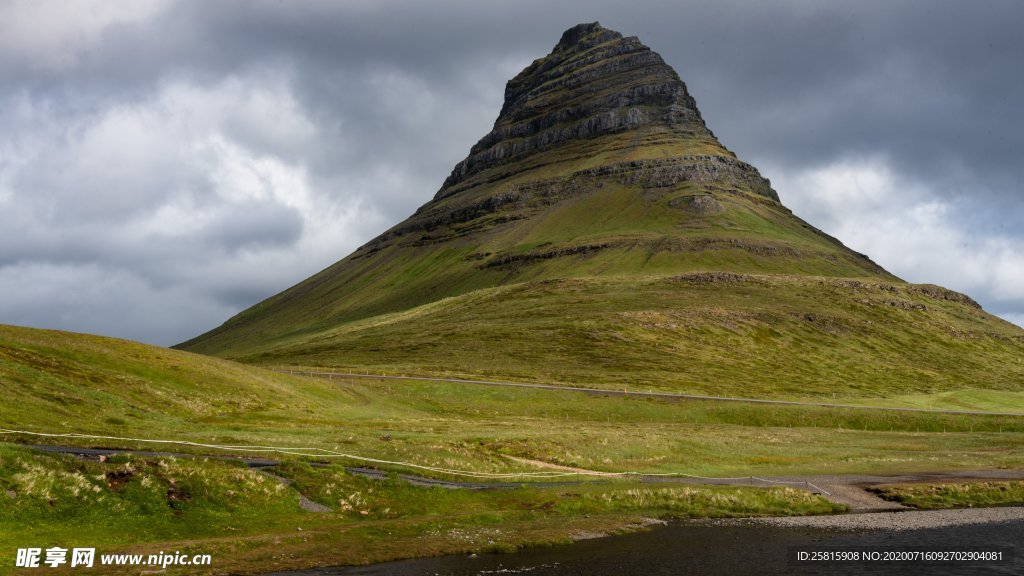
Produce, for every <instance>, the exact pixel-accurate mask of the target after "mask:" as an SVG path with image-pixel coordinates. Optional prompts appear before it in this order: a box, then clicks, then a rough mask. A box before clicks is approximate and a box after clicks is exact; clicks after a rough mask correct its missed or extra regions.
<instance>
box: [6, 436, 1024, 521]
mask: <svg viewBox="0 0 1024 576" xmlns="http://www.w3.org/2000/svg"><path fill="white" fill-rule="evenodd" d="M24 446H25V447H27V448H30V449H33V450H37V451H40V452H48V453H53V454H70V455H74V456H78V457H80V458H87V459H98V460H102V459H103V458H105V457H108V456H112V455H115V454H134V455H137V456H143V457H154V458H166V457H175V458H212V459H217V460H225V461H234V462H241V463H244V464H245V465H246V466H248V467H250V468H254V469H257V470H260V471H262V472H264V473H266V474H268V475H270V476H272V477H273V478H275V479H277V480H278V481H281V482H283V483H285V484H286V485H288V484H290V482H289V481H288V480H287V479H285V478H283V477H280V476H278V475H276V474H273V472H272V470H273V468H274V467H276V466H278V465H279V464H280V461H278V460H271V459H266V458H248V457H243V456H229V455H205V454H204V455H200V454H187V453H181V452H147V451H140V450H125V449H118V448H80V447H77V446H62V445H52V444H32V445H24ZM508 458H509V459H510V460H514V461H516V462H519V463H522V464H529V465H533V466H536V467H538V468H548V469H557V470H561V471H564V472H577V473H579V474H580V475H581V476H582V475H593V474H601V475H604V477H616V476H613V475H608V474H607V473H603V472H600V471H595V470H586V469H582V468H570V467H566V466H560V465H557V464H552V463H548V462H543V461H539V460H528V459H524V458H515V457H508ZM312 464H313V465H314V466H315V465H324V464H321V463H317V462H313V463H312ZM345 470H346V471H348V472H349V473H351V474H357V475H360V476H364V477H367V478H375V479H380V480H383V479H385V478H387V477H388V473H387V472H383V471H381V470H377V469H373V468H364V467H357V466H352V467H346V468H345ZM398 477H399V478H401V479H402V480H404V481H406V482H409V483H410V484H413V485H416V486H426V487H439V488H448V489H453V490H507V489H514V488H521V487H524V486H534V487H551V486H572V485H577V484H580V483H582V482H583V480H582V479H577V480H563V481H545V482H458V481H450V480H439V479H436V478H427V477H424V476H417V475H414V474H399V475H398ZM630 477H631V478H635V479H637V480H639V481H641V482H647V483H651V484H661V483H665V484H670V483H671V484H711V485H724V486H776V485H788V486H796V487H803V488H806V489H807V490H808V491H811V492H814V493H817V494H821V495H823V496H825V497H826V498H828V499H829V500H831V501H832V502H836V503H839V504H846V505H847V506H849V507H850V511H851V512H852V513H854V514H866V513H876V512H892V511H900V510H907V508H906V507H905V506H903V505H901V504H897V503H894V502H889V501H886V500H883V499H882V498H879V497H878V496H877V495H875V494H874V493H872V492H869V491H868V490H867V488H870V487H872V486H877V485H882V484H909V483H925V482H927V483H942V482H964V481H970V480H981V481H994V480H1024V470H966V471H955V472H933V473H915V474H901V475H890V476H881V475H870V474H840V475H823V474H819V475H810V476H765V477H760V476H747V477H732V478H709V477H698V476H693V477H685V476H644V475H636V476H630ZM300 498H301V500H302V503H303V504H304V505H303V506H302V507H303V508H304V509H306V510H308V511H310V512H329V511H330V509H328V508H326V507H323V506H320V505H319V504H315V503H313V502H311V501H309V500H308V499H307V498H306V497H305V496H303V495H301V494H300ZM1007 509H1018V510H1020V511H1024V508H1007ZM959 512H961V511H954V512H952V513H954V514H959Z"/></svg>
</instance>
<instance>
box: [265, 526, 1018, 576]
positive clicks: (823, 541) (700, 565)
mask: <svg viewBox="0 0 1024 576" xmlns="http://www.w3.org/2000/svg"><path fill="white" fill-rule="evenodd" d="M1022 545H1024V521H1014V522H1007V523H1002V524H982V525H975V526H956V527H949V528H934V529H929V530H912V531H904V532H891V531H890V532H884V531H867V532H848V531H847V532H839V531H827V530H822V529H812V528H780V527H770V526H752V525H739V526H735V525H731V526H715V525H694V524H687V523H682V524H672V525H669V526H665V527H659V528H656V529H654V530H651V531H650V532H642V533H636V534H627V535H624V536H614V537H610V538H599V539H595V540H587V541H583V542H577V543H575V544H571V545H566V546H557V547H552V548H535V549H528V550H523V551H521V552H517V553H515V554H483V555H480V556H477V557H469V556H444V557H440V558H427V559H421V560H402V561H399V562H387V563H384V564H375V565H372V566H358V567H344V568H318V569H313V570H304V571H296V572H279V573H276V574H275V575H271V576H285V575H287V576H342V575H344V576H357V575H358V576H384V575H387V576H435V575H436V576H490V575H502V574H528V575H529V576H555V575H558V576H561V575H569V576H613V575H614V576H623V575H642V576H661V575H676V574H686V575H694V576H704V575H712V574H715V575H717V574H729V575H746V574H750V575H757V576H771V575H775V574H780V575H781V574H830V575H831V574H840V575H842V574H928V575H931V574H940V575H944V574H963V575H975V574H1015V575H1021V574H1024V558H1021V556H1024V554H1022V552H1024V550H1021V548H1022ZM901 548H902V549H911V548H912V549H916V550H931V551H944V550H957V549H959V550H963V549H965V548H974V549H1000V550H1002V551H1004V558H1005V557H1006V556H1012V558H1011V559H1010V560H1004V561H1003V562H1002V563H978V562H976V563H951V562H945V563H924V562H878V561H864V560H861V561H857V562H848V563H842V562H829V563H821V562H815V563H811V562H804V563H797V562H796V561H795V560H794V558H795V552H796V551H797V550H805V551H810V550H823V549H830V550H831V549H840V550H846V551H865V550H874V551H884V550H898V549H901Z"/></svg>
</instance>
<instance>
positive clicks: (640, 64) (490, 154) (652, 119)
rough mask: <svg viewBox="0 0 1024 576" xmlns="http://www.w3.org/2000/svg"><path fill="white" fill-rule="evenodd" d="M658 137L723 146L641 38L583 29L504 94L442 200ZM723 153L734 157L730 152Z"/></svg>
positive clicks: (527, 70)
mask: <svg viewBox="0 0 1024 576" xmlns="http://www.w3.org/2000/svg"><path fill="white" fill-rule="evenodd" d="M642 129H658V130H660V131H661V132H662V133H667V134H670V135H672V137H675V138H681V139H693V138H699V139H702V140H704V141H707V142H711V143H713V144H714V145H716V146H717V141H716V140H715V139H714V135H713V134H711V132H710V131H709V130H708V129H707V127H706V126H705V125H704V120H703V119H702V118H701V116H700V112H698V110H697V105H696V103H695V102H694V100H693V98H692V97H691V96H690V94H689V92H688V91H687V89H686V85H685V84H684V83H683V81H682V80H680V78H679V76H678V75H677V74H676V73H675V71H674V70H673V69H672V68H671V67H670V66H669V65H667V64H666V63H665V61H664V60H662V58H661V56H659V55H658V54H657V53H656V52H654V51H652V50H651V49H650V48H648V47H647V46H645V45H644V44H643V43H641V42H640V41H639V40H638V39H637V38H636V37H635V36H630V37H624V36H623V35H622V34H620V33H618V32H616V31H614V30H609V29H607V28H604V27H602V26H601V25H600V24H599V23H597V22H593V23H589V24H579V25H577V26H574V27H572V28H570V29H568V30H566V31H565V32H564V33H563V34H562V37H561V39H560V40H559V41H558V44H556V45H555V47H554V49H553V50H552V51H551V53H550V54H548V55H547V56H545V57H544V58H540V59H538V60H535V61H534V62H533V63H532V64H530V65H529V66H527V67H526V68H525V69H524V70H523V71H522V72H520V73H519V74H518V75H516V77H515V78H513V79H511V80H509V82H508V84H507V85H506V87H505V102H504V104H503V106H502V108H501V112H500V114H499V115H498V118H497V120H495V123H494V128H493V129H492V130H491V131H490V132H489V133H488V134H487V135H486V136H484V137H483V138H481V139H480V141H479V142H477V143H476V145H474V146H473V148H472V149H471V150H470V152H469V156H467V157H466V159H465V160H463V161H462V162H460V163H459V164H457V165H456V166H455V168H454V169H453V170H452V173H451V175H450V176H449V177H448V179H447V180H445V183H444V185H443V186H442V187H441V190H440V191H438V193H437V196H436V197H437V198H443V197H445V196H447V195H449V194H450V193H452V192H451V191H450V190H451V189H452V187H453V186H455V185H456V184H459V183H461V182H463V181H465V180H467V179H468V178H470V177H472V176H473V175H475V174H478V173H480V172H483V171H486V170H488V169H490V168H494V167H496V166H502V165H508V164H514V163H516V162H518V161H520V160H523V159H525V158H528V157H530V156H532V155H534V154H536V153H538V152H545V151H548V150H551V149H554V148H558V147H560V146H563V145H565V144H570V143H572V142H576V141H581V140H594V139H597V138H600V137H603V136H606V135H611V134H617V133H621V132H625V131H630V130H642ZM722 153H723V154H726V155H730V153H729V152H728V151H726V150H725V149H724V148H723V149H722Z"/></svg>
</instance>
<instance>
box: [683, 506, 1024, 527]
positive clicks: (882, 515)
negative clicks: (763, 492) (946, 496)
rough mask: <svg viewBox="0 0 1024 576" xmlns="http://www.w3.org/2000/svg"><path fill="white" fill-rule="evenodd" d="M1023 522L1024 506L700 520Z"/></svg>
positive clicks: (852, 523)
mask: <svg viewBox="0 0 1024 576" xmlns="http://www.w3.org/2000/svg"><path fill="white" fill-rule="evenodd" d="M1015 520H1024V506H1006V507H1000V508H959V509H955V510H906V511H899V512H870V513H866V514H841V515H837V516H787V517H783V518H738V519H725V520H699V521H695V522H696V523H701V524H712V525H716V526H777V527H780V528H789V527H792V528H822V529H832V530H893V531H903V530H925V529H929V528H948V527H951V526H970V525H974V524H992V523H1002V522H1012V521H1015Z"/></svg>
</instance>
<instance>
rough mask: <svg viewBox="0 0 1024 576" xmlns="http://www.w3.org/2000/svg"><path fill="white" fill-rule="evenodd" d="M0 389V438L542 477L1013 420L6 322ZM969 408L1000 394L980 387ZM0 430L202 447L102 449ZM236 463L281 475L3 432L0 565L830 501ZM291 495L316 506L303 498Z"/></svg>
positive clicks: (892, 442)
mask: <svg viewBox="0 0 1024 576" xmlns="http://www.w3.org/2000/svg"><path fill="white" fill-rule="evenodd" d="M0 382H2V384H0V393H2V394H3V395H4V397H5V399H6V401H5V402H4V403H2V404H0V423H2V425H3V427H6V428H13V429H18V430H28V431H37V432H52V433H71V432H75V433H86V434H98V435H110V436H118V437H132V438H150V439H176V440H186V441H193V442H204V443H217V444H232V445H241V444H257V445H271V446H281V447H286V448H309V447H312V448H323V449H327V450H330V451H335V452H342V453H347V454H351V455H355V456H365V457H373V458H380V459H386V460H392V461H401V462H408V463H413V464H418V465H423V466H431V467H442V468H451V469H461V470H465V471H467V472H471V473H523V472H537V471H539V470H544V469H538V468H537V467H535V466H534V465H531V464H528V463H524V462H523V461H522V459H527V460H536V461H542V462H546V463H549V464H554V465H563V466H570V467H579V468H584V469H588V470H598V471H607V472H620V471H636V472H647V473H679V472H681V473H687V474H697V475H705V476H748V475H783V474H802V473H871V474H879V473H887V472H891V473H905V472H922V471H939V470H964V469H980V468H986V469H988V468H1008V469H1020V468H1021V467H1024V434H1022V432H1024V418H1020V417H1006V416H965V415H943V414H931V413H900V412H886V411H874V410H870V409H853V408H848V409H829V408H821V407H811V406H773V405H759V404H747V403H733V402H715V401H664V400H654V399H642V398H622V397H605V396H592V395H585V394H580V393H576V392H569V391H550V390H531V389H521V388H497V387H487V386H477V385H472V384H457V383H444V382H423V381H408V380H398V381H373V380H370V381H367V380H363V379H337V378H336V379H331V380H328V379H313V378H300V377H294V376H288V375H283V374H278V373H274V372H271V371H267V370H263V369H260V368H256V367H251V366H243V365H238V364H235V363H232V362H228V361H224V360H219V359H215V358H209V357H205V356H199V355H194V354H189V353H185V352H179V351H174V350H166V349H161V348H155V347H151V346H145V345H141V344H137V343H132V342H126V341H122V340H115V339H109V338H100V337H93V336H83V335H76V334H68V333H63V332H53V331H42V330H30V329H23V328H14V327H4V328H3V329H2V330H0ZM1007 394H1012V392H1007ZM984 398H987V399H988V401H989V402H992V403H994V404H998V399H999V398H1000V396H999V395H997V394H994V393H990V392H989V393H986V394H985V395H984ZM3 440H4V441H6V442H21V443H45V442H49V443H64V444H77V445H86V446H107V447H110V446H116V447H124V448H134V449H145V450H171V451H179V452H191V453H196V454H207V455H212V454H220V453H221V452H218V451H213V450H210V449H202V448H198V447H194V446H193V447H190V446H179V445H151V444H144V443H138V442H132V441H120V440H111V439H106V440H86V439H76V438H50V439H45V438H43V439H41V438H39V437H34V436H28V435H18V434H13V435H12V434H7V435H4V436H3ZM231 452H237V451H228V453H231ZM256 455H257V456H263V457H268V456H269V457H275V456H276V457H278V458H281V459H283V460H284V461H285V463H284V464H283V465H282V466H281V467H280V468H279V469H278V472H277V473H278V474H279V475H281V476H286V477H288V478H290V479H291V480H292V481H293V484H292V485H291V486H284V485H283V484H281V483H280V482H278V481H276V480H274V479H273V478H270V477H267V476H265V475H261V474H260V473H258V472H254V471H251V470H247V469H244V468H240V467H239V466H238V465H237V464H232V463H229V462H223V461H219V460H203V459H199V460H190V459H181V458H179V459H176V460H175V459H166V458H139V457H129V456H122V457H116V458H113V459H111V461H108V462H106V463H99V462H84V461H80V460H76V459H75V458H72V457H69V456H57V455H46V454H37V453H31V452H27V451H26V450H25V449H23V448H19V447H17V446H15V445H12V444H5V445H4V447H3V448H2V449H0V490H2V491H0V498H7V499H8V501H7V502H5V506H2V507H0V510H2V511H0V534H4V536H3V538H4V540H3V541H2V542H0V544H2V545H3V546H4V548H3V552H2V554H4V555H5V556H4V558H3V559H0V562H3V563H6V565H9V564H10V563H9V562H7V560H8V559H9V558H8V556H7V555H9V554H11V553H12V552H10V550H12V549H13V548H14V547H18V546H36V545H43V546H46V545H50V544H58V545H64V544H72V545H74V544H76V543H85V541H88V543H87V544H86V545H90V546H91V545H94V544H95V545H96V546H100V547H103V548H104V549H106V550H108V551H114V550H136V551H152V552H153V553H156V552H158V551H159V550H161V549H164V550H166V549H177V550H197V551H201V552H202V553H212V554H214V555H215V557H216V558H220V559H221V560H220V561H221V562H222V563H221V564H219V565H218V566H217V568H218V569H221V570H224V569H228V570H229V571H230V570H233V571H245V570H254V571H256V570H257V568H258V570H269V569H272V568H283V567H296V566H300V565H312V564H315V563H318V562H320V563H339V562H357V563H358V562H370V561H378V560H384V559H390V558H397V557H407V556H415V555H429V554H438V553H443V552H465V551H471V550H472V551H485V550H508V549H513V548H515V547H517V546H520V545H526V544H542V543H547V542H564V541H566V539H568V538H569V537H570V536H571V535H572V534H573V533H577V532H579V533H584V532H608V531H614V530H617V529H622V528H629V527H630V526H634V527H635V526H637V524H636V523H637V522H639V521H640V519H641V518H642V517H662V516H666V517H668V516H704V515H749V514H803V513H822V512H828V511H830V510H834V508H832V507H830V506H831V505H829V504H826V503H824V502H823V501H821V500H820V499H817V498H811V497H810V496H809V495H808V494H807V493H806V492H803V491H800V490H794V489H780V490H775V491H763V490H760V489H753V488H745V489H738V488H703V487H694V486H668V487H665V486H651V485H643V484H637V483H635V482H631V481H629V480H617V481H612V482H610V483H608V482H607V481H606V482H598V483H594V482H590V481H588V478H587V477H586V476H581V477H579V479H580V480H583V481H584V482H585V483H584V484H582V485H580V486H575V487H572V488H571V489H566V488H564V487H563V488H542V487H535V488H528V489H522V490H511V491H484V492H475V491H452V490H445V489H427V488H416V487H413V486H410V485H408V484H405V483H403V482H399V481H396V480H387V481H375V480H369V479H365V478H360V477H357V476H353V475H351V474H348V473H346V472H345V471H344V470H343V468H342V467H343V466H350V465H359V464H366V462H363V461H360V460H358V459H355V458H333V457H329V456H325V455H320V456H318V457H317V458H315V460H321V461H324V462H326V463H327V464H328V466H327V467H311V466H309V465H308V463H305V462H304V461H305V460H307V459H303V458H297V457H294V456H287V455H281V454H277V455H274V454H269V455H268V454H262V453H259V454H256ZM509 456H511V457H515V458H518V459H519V460H515V459H512V458H509ZM374 466H376V467H377V468H379V469H381V470H383V471H385V472H410V469H408V468H405V467H401V466H391V465H380V464H376V465H374ZM416 473H418V474H421V475H426V476H436V477H443V478H447V479H456V480H469V479H473V478H472V477H454V476H451V475H447V474H441V473H437V472H429V471H422V470H421V471H417V472H416ZM568 479H569V480H576V479H577V478H576V477H575V476H569V477H568ZM525 480H528V479H525ZM300 492H301V493H302V494H304V495H306V496H307V497H309V498H311V499H312V500H314V501H317V502H320V503H321V504H325V505H327V506H329V507H331V508H332V510H333V511H332V512H330V513H326V514H314V513H310V512H305V511H303V510H301V509H300V508H299V507H298V495H299V493H300ZM5 493H6V496H5V495H4V494H5ZM11 494H13V495H14V496H13V497H12V496H11ZM363 512H366V514H363ZM300 527H301V528H303V530H302V531H301V532H299V531H298V530H297V528H300ZM72 539H73V540H74V542H71V541H70V540H72ZM224 563H227V564H224Z"/></svg>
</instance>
